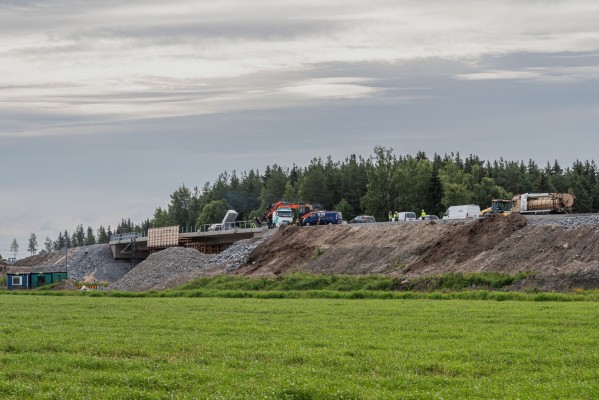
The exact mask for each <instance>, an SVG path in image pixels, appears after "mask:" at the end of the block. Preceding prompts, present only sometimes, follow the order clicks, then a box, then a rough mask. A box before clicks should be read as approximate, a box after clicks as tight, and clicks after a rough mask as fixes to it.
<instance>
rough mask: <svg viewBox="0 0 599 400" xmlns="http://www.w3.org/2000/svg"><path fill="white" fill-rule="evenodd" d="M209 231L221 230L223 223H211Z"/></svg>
mask: <svg viewBox="0 0 599 400" xmlns="http://www.w3.org/2000/svg"><path fill="white" fill-rule="evenodd" d="M208 230H209V231H222V230H223V224H212V225H210V226H209V227H208Z"/></svg>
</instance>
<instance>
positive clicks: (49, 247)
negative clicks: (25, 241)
mask: <svg viewBox="0 0 599 400" xmlns="http://www.w3.org/2000/svg"><path fill="white" fill-rule="evenodd" d="M53 245H54V244H53V243H52V239H50V236H46V241H45V242H44V250H46V253H50V252H51V251H53V250H54V246H53Z"/></svg>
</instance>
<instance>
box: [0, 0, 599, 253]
mask: <svg viewBox="0 0 599 400" xmlns="http://www.w3.org/2000/svg"><path fill="white" fill-rule="evenodd" d="M598 21H599V2H597V1H595V0H568V1H559V0H535V1H533V0H531V1H521V0H518V1H509V0H504V1H480V0H471V1H467V0H455V1H432V0H369V1H364V0H328V1H321V0H319V1H314V0H304V1H296V0H285V1H280V0H219V1H204V0H170V1H168V2H165V1H163V0H155V1H154V0H130V1H121V0H119V1H116V0H102V1H92V0H85V1H83V0H60V1H58V0H56V1H52V0H0V94H1V95H0V170H1V177H0V183H1V188H0V190H1V196H0V254H1V255H2V256H4V257H5V258H6V257H9V256H10V255H11V254H10V252H9V247H10V243H11V242H12V239H13V238H16V239H17V241H18V243H19V245H20V249H19V255H18V257H19V258H21V257H25V256H27V255H28V253H27V250H26V249H27V240H28V238H29V235H30V234H31V233H32V232H33V233H35V234H36V236H37V240H38V245H39V247H40V248H43V242H44V240H45V238H46V236H50V237H51V239H53V240H54V239H56V237H57V236H58V232H59V231H64V230H65V229H67V230H68V231H69V233H72V231H73V229H74V228H75V227H76V226H77V225H78V224H83V226H84V227H85V228H86V227H87V226H91V227H92V228H94V229H96V228H97V227H99V226H100V225H104V226H105V227H106V226H107V225H111V226H113V227H114V226H115V225H117V224H118V222H119V221H120V219H121V218H131V219H132V220H133V221H134V222H140V221H142V220H143V219H145V218H150V217H151V216H152V215H153V212H154V210H155V208H156V207H159V206H161V207H165V206H167V204H168V203H169V200H170V198H169V195H170V194H171V193H172V192H174V191H175V190H176V189H177V188H178V187H179V186H181V185H182V184H185V185H186V186H188V187H192V188H193V187H194V186H200V187H201V186H202V185H203V184H204V183H205V182H206V181H210V182H213V181H214V180H215V178H216V177H217V176H218V174H219V173H220V172H223V171H229V172H231V171H232V170H237V172H241V171H249V170H250V169H258V170H260V172H263V171H264V168H265V167H266V165H272V164H274V163H277V164H279V165H283V166H292V165H293V164H296V165H299V166H306V165H308V163H309V161H310V159H312V158H313V157H318V156H320V157H323V158H325V157H327V156H328V155H331V156H332V157H333V159H334V160H343V159H345V158H346V157H347V156H349V155H351V154H358V155H362V156H364V157H368V156H370V155H372V153H373V148H374V147H375V146H376V145H382V146H385V147H388V148H393V150H394V151H395V153H396V154H397V155H400V154H412V155H415V154H416V152H417V151H419V150H422V151H424V152H426V153H427V154H428V155H430V156H432V155H433V154H434V153H439V154H442V155H443V154H446V153H450V152H458V151H459V152H460V153H461V154H462V155H464V156H466V155H468V154H476V155H478V156H480V157H481V158H483V159H484V160H491V161H493V160H496V159H499V158H500V157H503V158H504V159H508V160H525V161H528V160H529V159H533V160H535V161H536V162H537V163H539V164H540V165H542V166H544V165H545V164H546V163H547V162H548V161H550V162H553V161H554V160H556V159H557V160H558V161H559V162H560V163H561V164H562V166H569V165H571V164H572V162H574V161H575V160H576V159H580V160H586V159H588V160H592V159H595V160H596V159H597V154H598V152H597V148H599V135H598V134H597V133H598V132H597V127H598V126H599V23H598Z"/></svg>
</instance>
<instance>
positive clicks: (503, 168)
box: [43, 146, 599, 251]
mask: <svg viewBox="0 0 599 400" xmlns="http://www.w3.org/2000/svg"><path fill="white" fill-rule="evenodd" d="M598 173H599V171H598V168H597V165H596V164H595V162H594V161H588V160H587V161H584V162H583V161H578V160H577V161H576V162H574V164H573V165H571V166H567V167H562V166H561V165H560V164H559V163H558V161H557V160H554V161H553V162H547V164H546V165H544V166H540V165H537V164H536V163H535V162H534V161H532V160H529V161H528V162H524V161H508V160H504V159H503V158H500V159H499V160H495V161H485V160H481V159H480V158H479V157H477V156H476V155H469V156H467V157H462V155H460V154H459V153H450V154H445V155H443V156H441V155H438V154H434V155H432V156H429V155H427V154H425V153H424V152H418V153H417V154H416V155H396V154H395V153H394V152H393V149H391V148H386V147H382V146H377V147H375V148H374V154H373V155H371V156H369V157H368V158H363V157H362V156H357V155H351V156H349V157H347V158H346V159H345V160H342V161H339V160H333V159H332V158H331V157H330V156H329V157H327V158H326V159H325V160H323V159H322V158H314V159H312V161H311V162H310V164H309V165H307V166H304V167H300V166H296V165H293V166H291V167H289V166H281V165H277V164H274V165H269V166H266V168H265V170H264V171H263V172H260V171H258V170H253V169H252V170H249V171H244V172H237V171H232V172H226V171H225V172H223V173H221V174H220V175H219V176H218V177H217V178H216V180H215V181H214V182H212V183H211V182H206V183H205V184H204V185H203V186H202V187H201V188H199V187H197V186H196V187H194V188H193V189H191V188H190V187H188V186H186V185H183V186H181V187H179V188H178V189H177V190H175V192H173V193H172V194H171V195H170V203H169V204H168V206H167V207H166V208H164V209H163V208H161V207H158V208H156V210H155V212H154V215H153V216H152V217H151V218H148V219H146V220H145V221H143V222H141V223H133V222H132V221H131V220H130V219H125V218H123V219H122V220H121V222H120V223H119V224H118V226H117V227H116V228H115V229H111V227H110V226H108V228H104V227H103V226H100V227H99V228H98V229H97V231H96V233H95V234H94V232H93V229H91V228H90V227H88V228H87V230H84V228H83V226H82V225H79V226H77V227H76V228H75V230H74V233H73V234H72V235H69V233H68V231H66V230H65V231H64V232H61V233H59V235H58V238H56V239H55V240H52V239H50V238H46V242H45V244H44V245H45V249H44V250H43V251H52V250H57V249H60V248H63V247H64V246H65V245H67V244H68V245H70V246H83V245H87V244H94V243H107V242H108V239H109V237H110V235H111V234H112V233H125V232H133V231H138V232H143V233H145V232H147V229H148V228H151V227H162V226H170V225H179V226H181V228H182V229H183V230H186V231H191V230H194V229H196V227H199V226H202V225H204V224H210V223H215V222H220V221H221V220H222V218H223V216H224V214H225V213H226V211H227V210H229V209H233V210H235V211H237V212H238V213H239V216H238V219H239V220H248V219H251V218H254V217H256V216H260V215H262V214H263V213H264V209H265V208H266V207H267V206H268V205H270V204H272V203H275V202H276V201H279V200H284V201H289V202H299V203H309V204H314V205H318V206H319V207H321V208H322V209H326V210H336V211H341V212H342V213H343V217H344V219H346V220H349V219H351V218H353V217H354V216H356V215H359V214H369V215H373V216H375V217H376V219H377V220H379V221H385V220H387V214H388V212H389V210H396V211H415V212H418V211H420V210H422V209H423V210H425V211H426V212H427V213H428V214H436V215H439V216H440V215H442V214H443V212H444V211H445V210H446V209H447V207H449V206H450V205H457V204H477V205H479V206H480V207H481V209H482V208H485V207H488V206H490V204H491V199H493V198H511V196H512V195H515V194H519V193H539V192H558V193H564V192H569V193H572V194H574V195H575V196H576V205H575V210H576V212H579V213H589V212H598V211H599V182H598Z"/></svg>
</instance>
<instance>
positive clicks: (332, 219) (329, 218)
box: [301, 211, 343, 226]
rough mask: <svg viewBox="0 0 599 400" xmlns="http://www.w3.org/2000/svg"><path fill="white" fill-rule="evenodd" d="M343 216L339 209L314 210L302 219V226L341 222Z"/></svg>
mask: <svg viewBox="0 0 599 400" xmlns="http://www.w3.org/2000/svg"><path fill="white" fill-rule="evenodd" d="M342 222H343V217H342V215H341V213H340V212H339V211H314V212H312V213H310V215H308V216H307V217H306V218H304V219H302V222H301V225H302V226H309V225H332V224H341V223H342Z"/></svg>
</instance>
